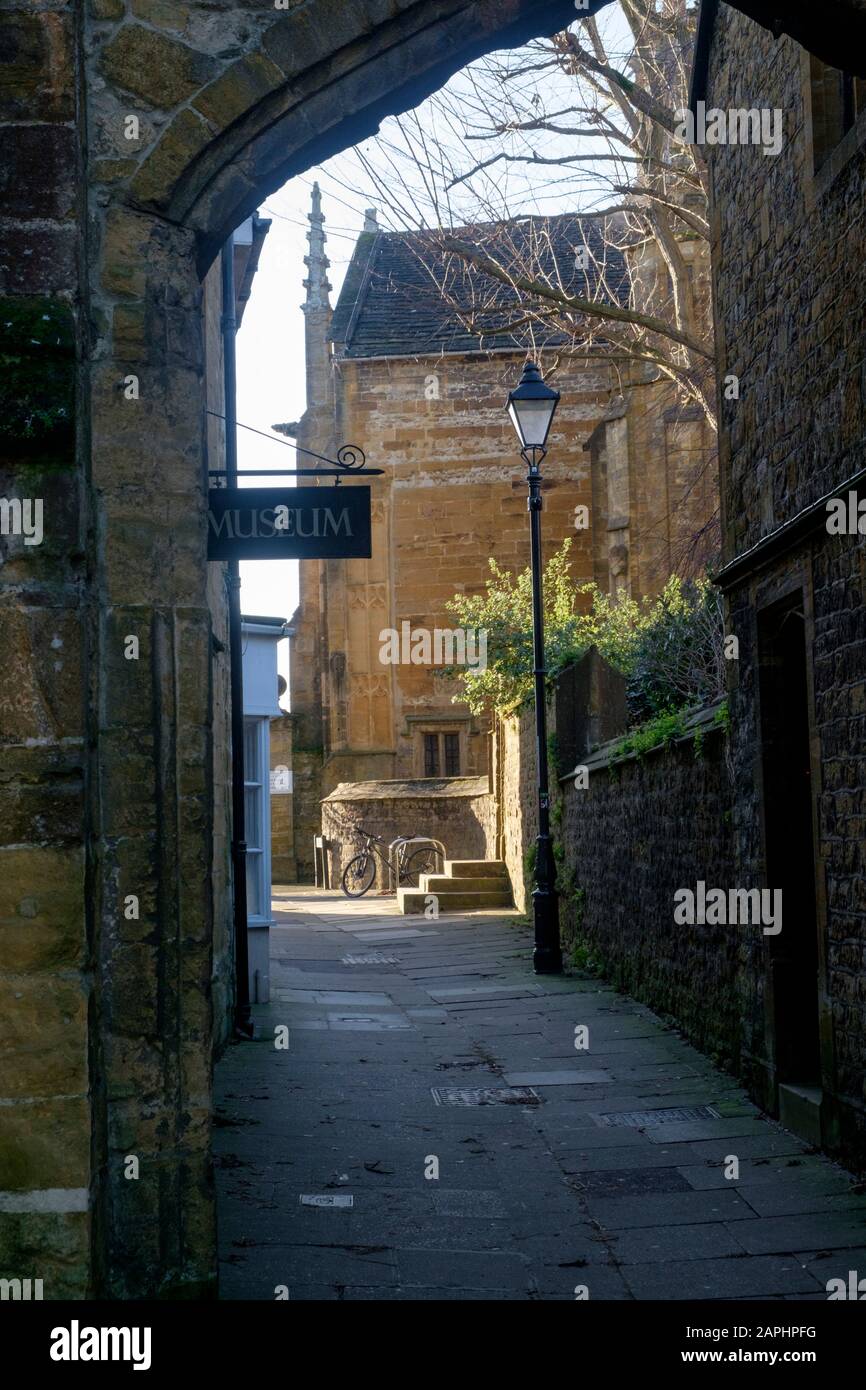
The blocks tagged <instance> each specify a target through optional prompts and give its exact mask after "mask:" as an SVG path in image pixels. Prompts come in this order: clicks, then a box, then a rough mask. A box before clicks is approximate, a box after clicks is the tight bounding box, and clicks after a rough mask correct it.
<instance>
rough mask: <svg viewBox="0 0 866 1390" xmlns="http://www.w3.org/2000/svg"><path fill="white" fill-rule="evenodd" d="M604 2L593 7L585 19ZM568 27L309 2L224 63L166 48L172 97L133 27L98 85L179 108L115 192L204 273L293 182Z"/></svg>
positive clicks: (565, 10) (479, 13) (546, 6)
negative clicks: (190, 247)
mask: <svg viewBox="0 0 866 1390" xmlns="http://www.w3.org/2000/svg"><path fill="white" fill-rule="evenodd" d="M608 3H610V0H591V10H597V9H600V8H602V7H603V6H604V5H606V4H608ZM257 8H258V9H259V10H260V11H262V7H261V6H260V7H257ZM589 12H590V10H587V13H589ZM573 16H574V4H573V0H493V2H492V0H433V3H430V2H429V0H428V2H427V3H419V2H418V0H385V3H383V0H359V2H358V3H353V4H352V5H346V4H341V3H339V0H313V2H312V3H308V4H304V5H295V6H293V7H292V8H291V11H290V13H287V14H284V15H282V16H281V17H277V18H276V19H274V12H273V9H271V10H270V11H264V16H261V15H260V16H259V17H258V18H257V25H258V26H260V31H259V32H256V33H255V38H254V42H253V44H252V46H251V47H249V48H248V50H247V51H246V52H245V53H244V54H243V55H242V56H240V57H237V58H235V59H234V60H233V61H231V62H229V63H220V62H219V60H218V59H215V58H207V59H204V58H203V56H202V55H196V56H197V57H198V59H199V62H198V64H197V63H196V62H195V61H194V60H193V58H192V56H187V55H186V54H184V53H183V52H182V50H181V48H180V45H178V44H177V42H176V41H174V40H168V39H166V38H164V37H161V38H160V39H159V40H158V43H157V47H158V52H159V54H160V55H161V57H162V61H164V62H165V61H168V58H169V55H171V56H172V57H173V59H174V61H175V63H176V65H177V66H178V67H179V68H181V67H182V69H183V72H182V75H181V74H180V73H179V74H178V80H177V82H176V83H175V84H174V85H173V86H172V87H171V89H170V93H169V91H168V89H167V84H166V83H165V81H164V79H163V76H162V74H161V72H160V71H153V70H151V71H148V69H147V68H146V67H145V66H144V62H145V59H146V57H147V55H148V53H149V52H150V51H151V50H152V49H153V48H154V45H155V42H157V41H155V39H154V36H152V35H151V34H150V31H149V30H146V29H144V28H143V27H142V26H138V27H137V26H135V25H130V24H125V25H123V26H122V27H121V28H120V29H119V30H118V31H117V33H116V34H115V35H113V36H112V37H111V38H109V40H108V42H107V43H106V45H105V47H104V48H103V49H102V51H101V54H100V57H99V59H98V62H97V68H98V70H99V72H100V73H102V74H105V75H108V76H110V77H111V78H113V80H114V82H115V83H117V84H119V88H120V90H121V91H122V90H123V88H124V86H126V87H127V88H129V89H130V90H132V91H134V92H135V93H136V94H137V95H139V96H140V97H142V98H144V99H145V100H148V101H152V102H154V103H156V104H163V103H166V102H167V101H168V100H170V99H171V97H179V96H181V95H182V96H183V98H184V99H183V102H182V104H181V103H177V104H176V105H175V106H174V107H173V108H171V109H170V111H169V108H168V107H166V108H165V109H166V111H167V112H168V121H167V124H166V125H165V127H164V129H163V130H162V131H161V132H160V134H159V136H158V139H156V141H155V142H153V143H152V144H151V146H150V147H149V148H147V149H144V150H143V152H142V155H141V158H140V159H139V161H138V163H137V165H136V168H135V170H134V172H132V174H131V177H129V179H128V180H127V181H125V184H124V185H121V186H120V187H119V188H118V190H117V192H119V193H120V194H121V196H122V197H123V198H124V200H125V201H128V202H129V203H130V204H131V205H133V206H136V207H139V208H142V209H144V208H146V209H148V210H150V211H153V212H154V213H157V214H158V215H160V216H162V217H165V218H166V219H168V220H169V221H171V222H175V223H179V224H183V225H185V226H188V227H190V228H192V229H193V230H194V231H195V232H196V235H197V237H198V238H199V242H200V253H199V264H200V267H202V268H203V267H205V266H206V265H207V264H209V262H210V260H211V259H212V258H213V255H214V254H215V253H216V250H217V248H218V247H219V246H220V245H221V244H222V242H223V241H224V240H225V238H226V237H227V235H228V234H229V232H230V231H231V230H232V228H233V227H234V226H236V225H237V224H238V223H239V222H240V221H242V220H243V218H245V217H246V216H248V215H249V213H250V212H251V211H252V210H253V209H254V208H255V207H256V206H258V205H259V204H260V203H261V201H262V199H263V198H264V197H265V196H266V195H267V194H268V193H271V192H273V191H274V190H275V189H277V188H279V187H280V186H281V185H282V184H283V183H285V182H286V180H287V179H288V178H290V177H291V176H292V175H294V174H297V173H300V172H303V170H305V169H307V168H309V167H310V166H311V165H313V164H315V163H318V162H320V161H321V160H322V159H325V158H327V157H328V156H329V155H331V154H333V153H336V152H338V151H340V150H342V149H345V148H346V147H347V145H349V144H351V143H353V142H356V141H358V140H360V139H363V138H365V137H366V136H367V135H369V134H371V133H373V132H374V131H375V130H376V129H377V128H378V126H379V123H380V122H381V121H382V119H383V118H384V117H385V116H386V115H388V114H391V113H394V112H400V111H405V110H407V109H409V108H410V107H412V106H415V105H417V104H418V103H419V102H420V101H421V100H423V98H424V97H426V96H427V95H429V94H430V93H431V92H433V91H435V90H437V89H438V88H439V87H441V86H442V85H443V83H444V82H445V81H447V79H448V78H449V77H450V76H451V75H452V74H453V73H454V72H455V71H456V70H457V69H459V68H460V67H462V66H464V65H465V64H466V63H468V62H470V61H471V60H472V59H473V58H476V57H478V56H479V55H480V54H482V53H484V52H487V51H490V50H491V49H492V48H494V47H498V46H501V47H512V46H515V45H518V44H521V43H523V42H525V41H526V40H527V39H529V38H531V37H534V36H536V35H538V34H541V33H553V32H555V30H556V29H557V28H561V27H562V26H563V25H564V24H567V23H569V22H570V20H571V19H572V18H573ZM154 56H156V54H154ZM208 77H209V78H210V80H209V81H204V82H203V83H202V85H200V86H199V87H198V88H197V89H193V83H194V82H196V81H198V80H199V79H200V78H208ZM133 84H134V85H133ZM120 105H121V107H122V100H121V102H120ZM122 114H123V113H122V111H121V110H118V113H117V118H116V119H118V120H119V119H121V118H122Z"/></svg>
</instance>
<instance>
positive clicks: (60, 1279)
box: [0, 1211, 92, 1301]
mask: <svg viewBox="0 0 866 1390" xmlns="http://www.w3.org/2000/svg"><path fill="white" fill-rule="evenodd" d="M89 1276H90V1214H89V1212H77V1211H76V1212H41V1211H34V1212H6V1213H4V1214H3V1215H2V1216H0V1277H2V1278H6V1279H15V1278H18V1279H22V1278H23V1279H27V1278H32V1279H41V1280H42V1285H43V1289H42V1292H43V1297H44V1298H45V1299H46V1300H49V1299H50V1300H51V1301H57V1300H60V1299H67V1298H68V1299H83V1298H87V1297H88V1296H90V1295H91V1294H92V1289H91V1287H90V1278H89Z"/></svg>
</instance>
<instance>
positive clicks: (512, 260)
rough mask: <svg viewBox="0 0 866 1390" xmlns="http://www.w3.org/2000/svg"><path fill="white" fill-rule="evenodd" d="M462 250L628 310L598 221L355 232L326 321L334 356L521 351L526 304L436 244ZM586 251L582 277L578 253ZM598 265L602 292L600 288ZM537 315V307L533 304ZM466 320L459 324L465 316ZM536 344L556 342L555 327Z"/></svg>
mask: <svg viewBox="0 0 866 1390" xmlns="http://www.w3.org/2000/svg"><path fill="white" fill-rule="evenodd" d="M445 236H447V237H449V238H454V239H456V240H459V241H461V242H463V243H469V244H470V245H471V246H472V247H473V248H475V249H477V250H478V251H479V252H481V253H482V254H484V255H487V256H489V257H490V258H491V259H492V260H495V261H497V262H498V263H499V264H500V265H503V266H504V267H506V268H507V269H508V270H509V271H511V272H512V273H514V274H519V275H523V276H529V277H532V278H535V279H542V280H547V281H549V282H550V283H551V284H552V285H555V286H556V287H557V288H561V289H563V290H565V291H566V292H568V293H571V294H575V295H580V296H582V297H588V298H593V297H600V298H604V299H607V300H611V299H613V300H614V301H615V302H618V303H620V304H626V303H627V302H628V290H629V282H628V275H627V271H626V265H625V259H624V257H623V256H622V254H621V253H620V252H619V251H615V250H612V249H611V248H610V247H609V246H605V244H604V237H603V233H602V229H601V227H600V226H599V223H598V220H597V219H593V220H590V219H584V218H581V217H579V216H577V215H576V214H574V213H565V214H562V215H561V216H558V217H527V218H520V219H514V220H511V221H508V222H499V223H482V224H480V225H477V226H474V227H462V228H458V229H456V230H455V231H453V232H442V231H439V230H436V231H432V232H382V231H375V232H364V233H362V234H361V236H360V237H359V238H358V241H357V243H356V246H355V251H354V254H353V256H352V261H351V264H350V266H349V269H348V271H347V273H346V278H345V280H344V282H343V288H342V290H341V292H340V297H339V299H338V301H337V305H336V308H335V310H334V315H333V319H332V322H331V337H332V339H333V341H334V349H335V352H336V353H337V355H338V356H342V357H396V356H415V355H418V356H425V355H429V354H433V353H435V354H438V353H443V352H444V353H447V352H478V351H487V350H490V349H491V348H508V347H511V348H514V349H515V350H521V349H524V348H525V347H527V346H528V344H529V342H530V338H529V335H528V332H527V330H526V328H525V327H519V326H517V325H518V324H519V321H520V320H521V319H523V317H524V309H523V308H522V307H521V306H522V303H525V300H526V296H525V295H522V294H521V293H520V292H519V291H517V290H515V289H514V288H513V287H512V286H511V285H507V284H503V283H501V282H500V281H497V280H496V279H494V278H492V277H491V276H490V275H488V274H485V273H484V271H483V270H481V269H478V268H477V267H475V266H473V265H471V264H468V263H467V262H466V261H465V260H464V259H463V258H461V257H459V256H456V255H454V254H453V253H450V252H448V251H447V250H445V249H443V247H442V245H441V240H442V238H443V237H445ZM585 245H587V246H588V247H589V250H590V256H589V266H590V268H589V269H588V270H582V269H580V268H579V266H578V252H579V251H581V249H582V248H584V246H585ZM596 261H597V262H598V265H600V266H603V276H604V284H603V285H602V286H599V278H600V277H599V269H598V266H597V265H596V264H594V262H596ZM533 303H534V305H535V306H536V307H537V305H538V303H539V301H538V300H537V299H534V300H533ZM467 314H469V315H471V316H472V321H471V322H467V321H466V315H467ZM534 341H535V343H536V344H537V343H539V342H540V341H541V342H545V343H547V344H548V345H550V346H553V345H555V344H556V343H558V342H560V343H561V342H565V341H566V337H565V335H564V334H563V332H562V330H561V327H560V328H559V329H558V330H556V331H551V332H549V333H548V334H547V335H546V336H543V335H540V334H539V330H538V325H537V324H536V325H535V327H534Z"/></svg>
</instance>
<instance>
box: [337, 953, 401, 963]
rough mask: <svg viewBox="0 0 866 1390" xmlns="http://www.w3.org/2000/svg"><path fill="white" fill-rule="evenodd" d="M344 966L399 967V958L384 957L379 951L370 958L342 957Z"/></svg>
mask: <svg viewBox="0 0 866 1390" xmlns="http://www.w3.org/2000/svg"><path fill="white" fill-rule="evenodd" d="M341 963H342V964H343V965H399V964H400V957H399V956H383V955H380V954H379V953H378V952H377V951H373V953H372V954H371V955H369V956H342V957H341Z"/></svg>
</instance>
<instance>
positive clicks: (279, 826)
mask: <svg viewBox="0 0 866 1390" xmlns="http://www.w3.org/2000/svg"><path fill="white" fill-rule="evenodd" d="M292 723H293V721H292V716H291V715H290V714H284V715H282V716H281V717H280V718H279V719H272V720H271V723H270V730H271V773H273V772H274V771H277V774H278V776H279V777H286V776H287V777H288V778H289V779H291V778H292V777H293V772H292ZM289 785H291V781H289ZM293 803H294V792H293V791H291V790H290V791H275V790H272V791H271V882H272V883H294V882H295V881H296V880H297V874H298V865H297V860H296V858H295V832H294V804H293Z"/></svg>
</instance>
